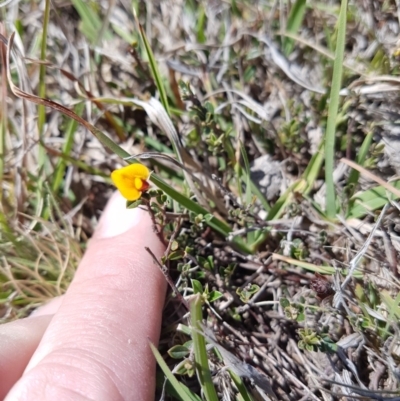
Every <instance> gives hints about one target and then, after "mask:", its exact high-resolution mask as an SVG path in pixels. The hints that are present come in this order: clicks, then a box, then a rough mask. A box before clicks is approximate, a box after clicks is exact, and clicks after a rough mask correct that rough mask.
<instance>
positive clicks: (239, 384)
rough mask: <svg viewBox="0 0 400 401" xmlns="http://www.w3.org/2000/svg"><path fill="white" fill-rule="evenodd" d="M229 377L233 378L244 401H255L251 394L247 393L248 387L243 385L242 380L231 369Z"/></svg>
mask: <svg viewBox="0 0 400 401" xmlns="http://www.w3.org/2000/svg"><path fill="white" fill-rule="evenodd" d="M229 375H230V376H231V378H232V381H233V382H234V383H235V386H236V388H237V389H238V390H239V394H240V395H241V396H242V399H243V401H254V399H253V397H252V396H251V394H250V393H249V392H248V391H247V388H246V386H245V385H244V384H243V381H242V379H241V378H240V377H239V376H238V375H237V374H235V373H234V372H233V371H232V370H231V369H229Z"/></svg>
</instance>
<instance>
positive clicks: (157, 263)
mask: <svg viewBox="0 0 400 401" xmlns="http://www.w3.org/2000/svg"><path fill="white" fill-rule="evenodd" d="M144 249H145V250H146V251H147V252H148V253H149V254H150V256H151V257H152V258H153V261H154V263H155V264H156V265H157V266H158V267H159V268H160V270H161V273H162V274H163V275H164V277H165V280H166V281H167V283H168V284H169V286H170V287H171V289H172V291H173V293H174V294H175V295H176V297H177V298H178V299H179V301H181V303H182V304H183V305H184V306H185V307H186V309H187V310H189V305H188V303H187V302H186V299H185V298H183V296H182V294H181V293H180V292H179V291H178V289H177V288H176V285H175V283H174V282H173V280H172V278H171V276H170V275H169V273H168V268H167V266H165V265H164V264H161V263H160V262H159V260H158V259H157V258H156V255H154V253H153V252H152V251H151V249H150V248H148V247H147V246H145V247H144Z"/></svg>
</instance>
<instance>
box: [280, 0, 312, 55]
mask: <svg viewBox="0 0 400 401" xmlns="http://www.w3.org/2000/svg"><path fill="white" fill-rule="evenodd" d="M305 11H306V0H297V1H296V2H295V3H294V4H293V6H292V8H291V10H290V14H289V18H288V20H287V25H286V31H287V32H289V33H292V34H296V33H297V32H298V30H299V28H300V26H301V23H302V22H303V19H304V14H305ZM293 46H294V40H293V39H291V38H287V37H285V38H284V40H283V52H284V53H285V55H286V56H288V55H289V54H290V53H291V52H292V50H293Z"/></svg>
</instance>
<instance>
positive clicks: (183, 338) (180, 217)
mask: <svg viewBox="0 0 400 401" xmlns="http://www.w3.org/2000/svg"><path fill="white" fill-rule="evenodd" d="M304 3H305V2H302V1H300V0H298V1H297V2H294V3H293V4H291V5H287V4H286V3H285V2H272V1H262V0H259V1H256V2H254V1H244V0H243V1H233V0H232V1H222V0H217V1H200V2H196V1H190V0H187V1H180V0H173V1H168V2H167V1H155V2H151V3H150V2H147V3H146V2H134V7H135V9H136V12H137V15H138V18H139V20H140V22H141V24H142V26H143V28H144V29H143V30H144V32H145V34H146V36H147V38H148V41H149V44H150V46H151V49H152V51H153V52H154V54H155V59H156V60H157V65H158V69H159V70H160V76H161V81H160V82H161V83H160V82H159V81H157V78H159V76H157V75H156V76H155V75H154V71H153V70H152V68H151V63H149V58H148V54H147V53H146V51H145V48H144V46H143V44H142V42H141V36H140V34H139V31H138V29H137V25H135V22H134V17H133V13H132V9H131V4H130V2H126V1H120V2H112V1H110V2H106V1H104V2H81V1H78V0H74V1H72V2H64V3H59V2H56V3H54V6H53V8H52V10H51V12H50V19H49V24H48V33H47V50H46V52H45V57H44V58H43V61H42V62H39V61H38V59H39V58H40V43H41V33H42V29H43V26H44V24H46V23H45V22H43V18H44V17H43V16H44V13H43V10H44V2H43V1H42V2H39V3H35V2H26V1H21V2H19V3H15V4H14V3H11V4H10V5H8V6H6V7H3V8H1V9H0V12H1V13H2V15H3V18H2V19H3V21H5V22H3V23H2V24H1V25H0V33H1V35H2V36H1V38H2V43H1V48H0V50H1V53H0V54H1V72H2V80H1V83H0V85H1V93H2V101H1V111H0V113H1V121H2V122H1V125H0V135H1V138H0V156H1V157H0V163H1V165H0V182H1V184H2V192H1V194H0V197H1V202H0V206H1V209H0V224H1V232H0V252H1V254H2V258H1V262H0V283H1V287H0V299H1V301H2V321H4V322H5V321H9V320H10V319H15V318H17V317H20V316H24V315H26V314H27V313H29V312H30V311H31V310H32V309H33V308H35V307H36V306H37V305H39V304H40V303H41V302H44V301H45V300H47V299H49V298H51V297H53V296H55V295H58V294H60V293H62V292H63V291H65V289H66V288H67V286H68V283H69V281H70V280H71V277H72V275H73V271H74V269H75V267H76V265H77V263H78V262H79V259H80V256H81V253H82V250H81V248H82V247H84V244H85V243H86V240H87V239H88V237H90V235H91V233H92V231H93V227H94V226H95V224H96V220H97V218H98V216H99V214H100V212H101V210H102V208H103V207H104V204H105V201H106V199H107V197H108V195H109V194H110V193H111V186H110V181H109V178H108V174H109V172H110V171H111V170H112V169H114V168H115V167H117V166H119V165H121V164H122V161H121V160H120V159H119V158H118V157H117V155H116V154H114V153H113V152H110V151H109V150H105V148H104V147H103V146H102V144H101V143H100V142H99V140H98V139H97V138H96V137H95V136H94V135H93V133H92V132H90V131H88V130H87V129H85V127H84V126H82V125H77V124H74V123H72V122H71V121H70V120H69V118H68V117H66V116H65V115H64V114H62V113H59V112H58V111H57V106H55V107H54V105H53V107H52V108H47V109H45V114H41V113H43V110H40V109H38V108H37V107H36V105H35V104H34V103H32V102H31V101H30V100H35V99H34V98H33V96H31V95H29V94H32V95H33V94H35V95H38V94H39V93H40V91H39V88H42V90H43V87H44V90H45V96H44V97H46V98H48V99H51V100H52V101H55V102H57V103H60V104H62V105H64V106H66V107H68V108H70V109H71V110H72V109H73V110H74V112H75V113H76V114H77V115H78V116H81V117H82V118H83V119H84V121H85V122H87V123H88V124H92V125H94V126H95V127H96V128H98V129H99V130H101V131H102V132H103V133H106V134H107V135H108V136H109V137H110V138H111V139H112V141H114V142H115V143H116V144H119V145H120V146H122V147H123V149H125V150H126V151H127V153H129V154H131V155H137V154H141V153H143V152H157V153H158V154H160V153H163V154H164V155H168V156H169V157H172V158H176V159H177V160H178V161H179V162H180V163H183V164H184V165H185V169H187V171H185V172H183V170H182V168H181V167H179V166H181V165H179V164H177V163H170V162H168V158H166V157H165V156H164V157H161V156H154V153H147V154H144V155H142V156H146V157H150V158H151V159H152V163H151V167H152V168H153V169H154V171H155V172H156V173H157V174H158V175H159V176H161V177H163V178H164V179H165V180H166V181H167V182H168V184H169V185H170V186H171V187H173V188H175V189H177V190H178V191H180V192H181V193H182V194H184V195H185V196H187V197H190V196H192V195H193V194H194V195H195V196H194V199H195V201H196V202H197V203H198V204H199V205H200V206H201V207H202V208H203V209H204V210H205V213H194V212H193V210H192V209H190V207H188V206H187V204H186V203H185V202H186V200H185V199H183V200H182V202H179V201H176V199H175V200H174V201H173V200H172V199H171V198H168V197H166V196H164V195H161V194H160V193H159V192H157V193H155V195H156V196H155V197H154V198H152V200H151V205H152V210H153V213H154V217H155V218H156V219H158V221H159V222H160V224H161V225H162V226H163V227H164V236H165V238H166V239H167V240H168V241H169V242H170V246H169V252H168V254H167V255H166V257H165V260H163V261H162V262H163V263H165V264H168V265H169V269H170V276H171V281H173V282H175V285H176V287H177V289H178V290H179V292H180V293H181V294H182V295H183V296H184V297H187V296H188V295H190V294H192V293H196V292H201V293H202V294H203V299H205V300H206V302H205V303H204V305H203V318H204V319H205V320H206V321H207V325H208V326H209V327H211V328H213V331H214V333H215V336H216V340H213V339H209V340H210V342H211V343H213V341H217V342H218V344H220V346H221V345H222V346H223V347H224V348H221V349H219V352H220V356H219V357H218V355H217V354H218V353H215V354H214V353H210V354H209V355H208V357H209V363H210V369H211V372H212V374H213V382H214V384H215V386H216V389H217V393H218V397H219V399H224V400H229V399H246V397H248V398H247V399H252V398H251V397H253V399H259V398H257V397H261V396H260V394H265V393H268V389H267V387H268V386H267V385H266V384H265V383H266V381H263V380H265V379H268V382H269V383H270V385H271V388H272V391H273V392H274V393H275V395H276V399H278V400H285V401H286V400H288V401H289V400H290V401H291V400H293V401H298V400H325V401H328V400H336V399H338V400H339V399H343V400H344V399H347V400H354V399H358V398H360V397H361V398H363V399H375V400H389V399H393V400H394V399H398V397H399V374H400V372H399V370H398V367H397V366H398V362H399V359H400V347H399V345H400V344H399V327H398V319H399V318H400V306H399V301H400V296H399V288H400V282H399V271H400V270H399V266H400V265H399V251H400V228H399V227H400V218H399V210H400V205H399V204H398V202H397V200H398V196H397V195H396V194H397V191H398V190H399V188H400V186H399V181H398V180H397V178H396V177H397V176H398V174H399V173H400V160H399V157H398V154H400V153H399V151H400V144H399V141H398V140H397V137H398V132H399V131H398V120H399V113H398V110H399V106H400V101H399V96H398V86H399V82H400V81H399V78H398V73H399V58H398V57H399V51H398V47H397V46H398V44H397V35H398V31H399V30H400V26H399V20H398V14H397V9H396V6H395V4H394V3H393V4H392V3H390V2H372V3H369V5H368V6H366V5H365V4H364V2H361V1H358V0H355V1H352V2H350V4H349V7H348V10H347V31H346V33H347V39H346V47H345V61H344V67H345V68H344V73H343V79H342V87H341V92H340V93H341V98H340V107H339V115H338V117H337V120H336V146H335V149H334V156H335V171H334V173H333V179H334V184H335V193H336V200H335V201H336V216H335V217H334V218H327V213H326V202H327V200H328V199H327V195H326V193H327V192H326V185H325V181H324V173H323V172H324V170H323V163H322V162H323V157H322V156H319V155H322V153H320V152H322V150H321V149H322V148H321V147H319V146H320V143H321V142H322V141H323V139H324V135H325V128H326V124H327V117H328V103H329V96H328V95H329V89H330V86H331V80H332V68H333V67H332V66H333V62H332V60H333V59H334V58H335V55H334V47H335V43H336V37H337V31H336V22H337V19H338V12H339V6H340V5H339V4H337V3H335V2H328V3H326V2H309V3H308V4H306V6H305V7H304V9H303V8H302V7H303V5H304ZM296 7H298V8H296ZM293 10H295V11H293ZM303 11H304V15H303V14H302V13H303ZM296 18H297V19H296ZM296 21H297V22H296ZM297 23H299V25H298V27H297ZM15 29H17V35H16V40H15V43H14V47H13V49H14V54H13V56H12V60H11V63H10V73H11V76H12V80H13V82H14V84H15V85H16V86H17V87H18V88H19V89H20V90H22V91H24V92H25V93H27V94H28V95H27V96H22V92H18V93H17V94H19V96H20V97H16V96H14V95H13V94H12V93H10V86H7V85H6V82H7V78H6V71H5V61H6V58H7V55H6V53H7V44H8V42H7V39H8V38H9V37H10V34H11V32H12V31H14V30H15ZM41 66H42V69H43V68H44V67H45V72H46V73H45V75H44V76H41V75H40V67H41ZM180 80H182V81H183V83H181V84H179V81H180ZM160 85H162V86H163V87H165V88H166V97H167V102H168V105H169V109H170V114H169V117H170V118H171V121H172V123H173V125H174V127H175V128H176V130H177V132H178V133H179V135H180V138H181V142H182V143H181V144H180V143H179V142H178V141H177V140H176V138H174V135H175V134H174V133H173V132H172V138H171V135H170V136H168V134H171V131H170V130H168V128H165V127H166V126H167V127H168V120H167V122H166V120H165V119H164V120H163V122H160V121H158V123H157V121H156V120H157V118H159V115H160V114H157V113H156V118H154V117H153V118H152V116H151V115H149V116H148V115H147V114H146V111H145V110H143V108H142V107H139V106H138V104H140V101H141V102H147V101H148V100H149V99H150V96H157V94H158V90H157V86H158V88H160ZM14 92H15V90H14ZM21 96H22V97H21ZM132 98H134V99H135V101H134V102H133V103H134V104H136V105H133V104H128V103H127V101H128V100H129V99H132ZM122 100H123V102H122ZM161 100H162V99H161ZM135 102H136V103H135ZM151 102H152V101H150V103H144V105H145V107H147V106H146V104H152V105H153V106H154V105H155V103H154V101H153V103H151ZM47 104H48V103H47ZM149 107H150V106H149ZM157 107H158V106H157ZM58 110H59V108H58ZM41 116H42V117H41ZM169 117H168V116H167V119H168V118H169ZM43 118H44V120H43V121H45V125H43V126H41V124H40V121H41V119H43ZM38 120H39V123H38ZM155 122H156V123H157V124H154V123H155ZM88 124H87V127H88V126H89V125H88ZM165 124H166V125H165ZM171 141H172V143H171ZM174 152H175V154H174ZM268 155H269V160H270V161H273V162H275V164H273V163H272V164H271V165H270V166H278V168H277V170H276V171H274V175H275V176H276V177H277V178H276V177H272V176H270V175H268V174H269V172H268V171H267V173H266V172H265V171H264V172H261V173H260V172H259V173H258V174H259V175H260V174H261V178H263V179H264V180H266V181H270V180H275V179H276V180H278V181H277V185H276V186H275V189H274V188H272V187H269V188H266V187H264V188H263V187H260V185H261V184H260V180H259V179H258V178H257V174H255V173H254V172H252V173H250V169H251V170H254V168H251V167H250V166H251V165H252V164H253V163H254V161H255V160H259V159H260V158H261V157H268ZM341 158H347V159H350V160H354V161H356V162H357V163H358V164H359V165H362V166H363V168H364V170H363V169H359V170H360V171H361V172H357V170H352V169H350V167H349V166H347V165H345V164H344V163H341V162H340V160H341ZM318 160H319V161H318ZM264 163H266V162H264ZM177 166H178V167H177ZM273 168H275V167H269V168H267V170H271V169H273ZM366 170H368V171H370V172H373V174H374V175H375V177H378V178H379V179H380V180H383V184H384V186H381V187H378V185H377V183H376V180H374V178H373V176H372V179H371V175H370V174H366V173H365V171H366ZM261 181H262V180H261ZM388 184H390V185H388ZM393 188H394V189H393ZM355 195H357V196H355ZM210 200H213V201H210ZM172 212H173V213H172ZM211 215H213V216H214V217H215V218H216V219H219V220H218V221H219V222H220V225H219V226H218V227H219V231H218V230H214V229H213V228H210V226H211V227H214V228H215V226H213V225H212V224H213V222H211V224H210V221H211V220H210V219H211V217H210V216H211ZM213 221H214V220H213ZM214 222H215V221H214ZM218 227H217V229H218ZM225 228H226V230H225ZM224 230H225V231H224ZM221 232H227V233H229V235H226V236H225V237H224V236H221ZM234 239H237V242H236V245H235V243H234V242H233V240H234ZM243 244H244V245H243ZM349 272H350V273H349ZM349 274H351V277H350V278H347V277H348V276H349ZM185 314H186V309H185V307H184V304H183V303H182V298H180V297H177V298H174V297H168V299H167V303H166V308H165V313H164V330H163V335H162V339H161V344H160V350H161V352H162V354H163V355H166V357H165V359H166V361H167V363H168V365H169V366H170V369H171V370H174V369H175V371H176V372H178V373H179V375H178V377H179V379H180V380H181V381H182V383H185V384H186V385H187V386H188V387H189V388H190V389H191V390H192V391H193V392H194V393H196V394H200V386H201V385H202V384H201V383H200V384H199V383H198V381H197V380H196V379H195V378H196V376H193V373H194V369H195V367H194V361H193V355H192V352H191V346H190V344H188V343H187V341H188V340H189V339H190V338H191V336H190V329H189V328H188V327H186V326H185V325H186V324H188V322H187V319H186V318H185ZM178 323H181V325H178ZM192 323H193V322H192ZM192 334H193V333H192ZM208 336H211V334H209V335H208ZM177 345H182V347H186V348H179V351H180V352H176V350H177V348H176V346H177ZM214 345H215V344H214ZM183 349H186V350H187V352H183V351H182V350H183ZM168 350H169V353H168V354H167V353H166V351H168ZM228 350H229V351H228ZM221 355H222V356H221ZM237 358H238V359H237ZM224 366H228V367H229V368H230V369H231V370H233V371H235V372H236V373H237V374H238V375H239V376H241V377H242V379H243V382H244V384H245V386H244V387H245V389H244V390H242V392H241V397H243V398H235V397H239V396H238V395H237V394H238V388H240V383H238V382H236V381H235V380H234V379H233V378H232V375H229V374H228V373H227V372H226V371H225V370H223V369H221V368H222V367H224ZM250 366H255V367H257V368H258V370H257V371H255V370H254V369H253V370H252V368H251V367H250ZM244 372H245V373H244ZM257 372H258V373H257ZM261 373H262V375H263V376H262V377H263V380H262V379H260V377H259V376H258V375H261ZM234 383H236V384H234ZM260 383H261V384H260ZM160 384H161V385H162V380H160ZM246 388H247V390H246ZM203 389H204V388H203ZM167 391H168V394H167V396H166V397H167V399H174V398H173V395H172V394H173V391H172V390H171V389H168V390H167ZM239 391H240V390H239ZM391 392H393V393H391ZM270 394H272V393H270ZM207 397H208V396H207ZM210 397H212V396H210ZM270 397H272V398H273V396H271V395H270ZM393 397H394V398H393ZM210 399H212V398H210Z"/></svg>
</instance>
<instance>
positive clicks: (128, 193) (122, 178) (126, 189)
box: [111, 163, 150, 201]
mask: <svg viewBox="0 0 400 401" xmlns="http://www.w3.org/2000/svg"><path fill="white" fill-rule="evenodd" d="M149 175H150V172H149V169H148V168H147V167H146V166H144V165H143V164H139V163H135V164H130V165H129V166H126V167H123V168H120V169H118V170H115V171H113V172H112V173H111V179H112V181H113V182H114V185H115V186H116V187H117V188H118V190H119V191H120V192H121V195H122V196H123V197H124V198H125V199H127V200H130V201H135V200H137V199H139V198H140V196H141V195H142V190H145V189H147V188H148V183H147V182H146V181H145V180H146V179H147V178H148V177H149ZM146 184H147V186H146Z"/></svg>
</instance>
